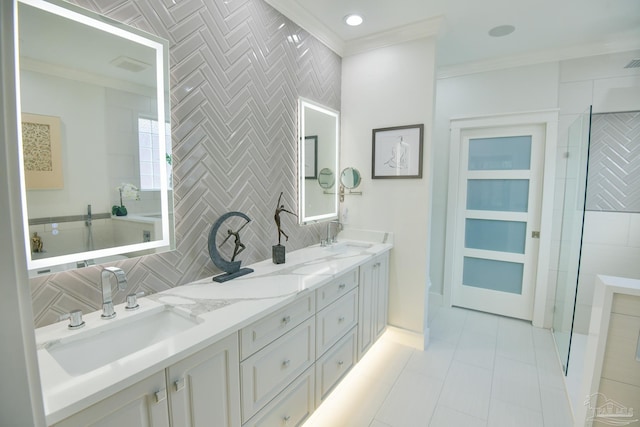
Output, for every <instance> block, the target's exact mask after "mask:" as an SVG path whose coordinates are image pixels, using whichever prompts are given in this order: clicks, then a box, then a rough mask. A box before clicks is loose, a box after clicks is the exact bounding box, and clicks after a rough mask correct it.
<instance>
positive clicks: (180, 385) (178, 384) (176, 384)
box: [173, 378, 185, 391]
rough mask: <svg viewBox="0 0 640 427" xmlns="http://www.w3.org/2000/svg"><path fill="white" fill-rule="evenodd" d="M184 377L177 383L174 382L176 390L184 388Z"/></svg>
mask: <svg viewBox="0 0 640 427" xmlns="http://www.w3.org/2000/svg"><path fill="white" fill-rule="evenodd" d="M184 384H185V381H184V378H180V379H179V380H177V381H176V382H175V383H173V385H174V386H175V387H176V391H180V390H182V389H183V388H184Z"/></svg>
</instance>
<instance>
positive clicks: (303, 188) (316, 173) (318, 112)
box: [298, 98, 340, 224]
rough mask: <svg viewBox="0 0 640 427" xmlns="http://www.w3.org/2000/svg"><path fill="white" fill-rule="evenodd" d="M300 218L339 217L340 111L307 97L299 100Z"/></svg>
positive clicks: (313, 220) (303, 221) (313, 219)
mask: <svg viewBox="0 0 640 427" xmlns="http://www.w3.org/2000/svg"><path fill="white" fill-rule="evenodd" d="M299 126H300V127H299V133H298V134H299V135H300V138H299V141H298V165H299V171H298V176H299V181H298V188H299V196H298V201H299V206H298V212H299V219H300V223H301V224H306V223H309V222H315V221H325V220H331V219H335V218H337V217H338V195H337V192H336V191H335V180H336V178H335V176H336V171H337V170H338V144H339V129H340V125H339V113H338V112H337V111H335V110H332V109H331V108H328V107H325V106H322V105H320V104H317V103H315V102H313V101H310V100H307V99H303V98H301V99H300V102H299Z"/></svg>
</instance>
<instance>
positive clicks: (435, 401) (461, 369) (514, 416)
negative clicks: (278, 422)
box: [304, 308, 575, 427]
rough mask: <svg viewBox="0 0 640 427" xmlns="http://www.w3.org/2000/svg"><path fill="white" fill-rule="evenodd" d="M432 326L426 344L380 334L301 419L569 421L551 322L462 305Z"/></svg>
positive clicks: (332, 422)
mask: <svg viewBox="0 0 640 427" xmlns="http://www.w3.org/2000/svg"><path fill="white" fill-rule="evenodd" d="M430 327H431V331H432V340H431V344H430V346H429V348H428V349H427V350H426V351H422V350H416V349H415V348H412V347H411V346H407V345H404V342H402V341H398V340H394V339H393V337H390V336H387V335H385V336H383V338H382V339H380V340H379V341H378V343H376V344H375V345H374V346H373V347H372V348H371V350H369V352H368V353H367V354H366V355H365V357H364V358H363V359H362V360H361V362H360V363H358V365H356V366H355V367H354V369H353V370H352V371H351V373H349V375H347V377H346V378H345V379H344V380H343V381H342V382H341V383H340V384H339V385H338V386H337V387H336V389H335V390H334V392H333V393H331V395H330V396H329V397H328V398H327V399H326V400H325V402H324V403H323V404H322V406H321V407H320V408H319V409H318V410H317V411H316V413H315V414H314V415H313V416H312V417H311V418H310V419H309V421H308V422H307V423H306V424H305V426H304V427H328V426H330V427H404V426H410V427H418V426H425V427H426V426H430V427H476V426H477V427H515V426H517V427H528V426H530V427H542V426H544V427H556V426H557V427H568V426H570V425H571V409H570V406H569V404H568V399H567V397H566V392H565V379H564V377H563V374H562V372H561V367H560V364H559V362H558V357H557V353H556V349H555V343H554V342H553V337H552V336H551V333H550V332H549V331H548V330H543V329H537V328H533V327H532V326H531V325H529V324H527V323H526V322H521V321H517V320H513V319H507V318H503V317H500V316H493V315H487V314H484V313H477V312H473V311H467V310H464V309H459V308H440V309H438V310H437V312H436V313H435V314H434V317H433V322H432V324H431V325H430ZM434 331H435V334H433V332H434ZM510 342H511V343H512V344H513V346H514V347H513V348H510V347H509V343H510ZM491 346H493V354H492V350H491ZM490 362H491V363H490ZM478 365H480V366H478ZM481 366H486V368H483V367H481ZM574 368H575V366H574Z"/></svg>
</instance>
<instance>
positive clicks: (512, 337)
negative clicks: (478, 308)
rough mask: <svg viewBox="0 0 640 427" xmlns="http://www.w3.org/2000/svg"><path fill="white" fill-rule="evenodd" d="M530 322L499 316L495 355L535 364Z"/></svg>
mask: <svg viewBox="0 0 640 427" xmlns="http://www.w3.org/2000/svg"><path fill="white" fill-rule="evenodd" d="M531 329H532V327H531V324H530V323H527V322H524V321H522V320H515V319H508V318H505V317H502V318H500V320H499V322H498V342H497V346H496V355H498V356H502V357H506V358H509V359H514V360H519V361H521V362H525V363H529V364H531V365H535V363H536V358H535V352H534V349H533V348H534V346H533V334H532V331H531Z"/></svg>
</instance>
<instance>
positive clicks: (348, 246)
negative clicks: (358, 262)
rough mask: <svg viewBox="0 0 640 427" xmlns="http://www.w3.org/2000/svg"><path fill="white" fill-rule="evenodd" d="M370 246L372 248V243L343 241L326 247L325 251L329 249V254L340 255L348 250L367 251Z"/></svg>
mask: <svg viewBox="0 0 640 427" xmlns="http://www.w3.org/2000/svg"><path fill="white" fill-rule="evenodd" d="M371 246H373V244H372V243H367V242H356V241H347V240H343V241H338V242H336V243H333V244H331V245H330V246H327V249H329V250H330V251H331V252H337V253H342V252H346V251H349V250H351V251H361V250H363V249H369V248H370V247H371Z"/></svg>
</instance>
